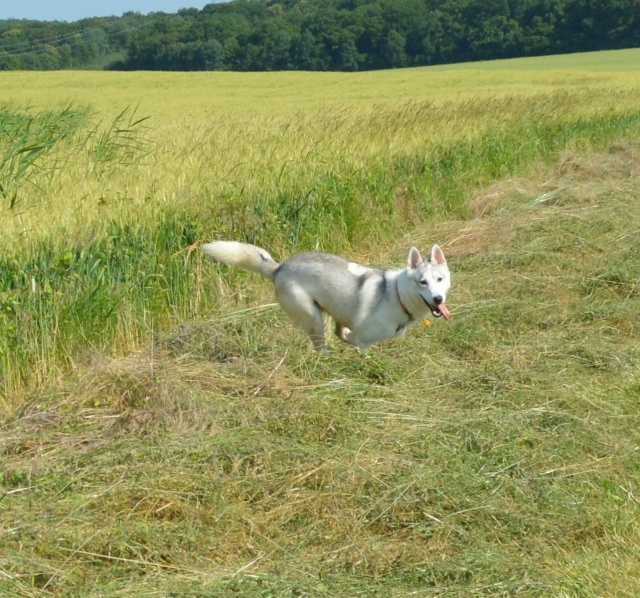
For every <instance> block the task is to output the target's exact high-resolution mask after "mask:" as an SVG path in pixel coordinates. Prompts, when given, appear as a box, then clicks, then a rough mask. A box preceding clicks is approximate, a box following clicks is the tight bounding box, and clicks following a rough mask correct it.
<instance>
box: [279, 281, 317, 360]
mask: <svg viewBox="0 0 640 598" xmlns="http://www.w3.org/2000/svg"><path fill="white" fill-rule="evenodd" d="M276 299H277V300H278V302H279V303H280V305H281V306H282V309H283V310H284V311H285V312H286V313H287V315H288V316H289V317H290V318H291V319H292V320H293V321H294V322H295V324H297V325H298V326H299V327H300V328H302V330H304V331H305V332H306V333H307V334H308V335H309V338H310V339H311V342H312V344H313V348H314V349H315V350H316V351H323V350H324V348H325V346H324V320H323V318H322V311H321V309H320V306H319V305H318V304H317V303H316V302H315V301H314V300H313V297H311V296H310V295H309V294H308V293H306V292H305V291H304V290H303V289H301V288H300V287H297V286H293V285H289V286H287V287H284V288H282V287H281V288H277V287H276Z"/></svg>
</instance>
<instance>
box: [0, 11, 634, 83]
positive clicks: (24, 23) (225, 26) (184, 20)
mask: <svg viewBox="0 0 640 598" xmlns="http://www.w3.org/2000/svg"><path fill="white" fill-rule="evenodd" d="M185 1H188V0H185ZM638 45H640V0H606V1H603V0H279V1H276V0H233V1H232V2H226V3H215V4H208V5H206V6H205V7H204V8H203V9H202V10H198V9H195V8H186V9H183V10H180V11H178V12H177V13H175V14H167V13H162V12H157V13H151V14H149V15H141V14H139V13H135V12H128V13H125V14H123V15H122V16H121V17H106V18H103V17H101V18H91V19H83V20H80V21H76V22H73V23H68V22H64V21H52V22H49V21H30V20H14V19H12V20H0V70H18V69H20V70H55V69H119V70H165V71H206V70H232V71H274V70H308V71H330V70H333V71H359V70H375V69H388V68H396V67H408V66H422V65H434V64H447V63H455V62H468V61H476V60H491V59H500V58H516V57H522V56H543V55H549V54H565V53H573V52H587V51H595V50H607V49H620V48H630V47H637V46H638Z"/></svg>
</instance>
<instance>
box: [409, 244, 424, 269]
mask: <svg viewBox="0 0 640 598" xmlns="http://www.w3.org/2000/svg"><path fill="white" fill-rule="evenodd" d="M421 261H422V256H421V255H420V252H419V251H418V250H417V249H416V248H415V247H412V248H411V249H410V250H409V257H408V258H407V267H408V268H409V270H415V269H416V268H417V267H418V265H419V264H420V262H421Z"/></svg>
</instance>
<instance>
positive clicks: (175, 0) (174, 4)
mask: <svg viewBox="0 0 640 598" xmlns="http://www.w3.org/2000/svg"><path fill="white" fill-rule="evenodd" d="M219 1H220V0H108V1H105V0H102V1H100V2H90V1H88V0H0V20H1V19H36V20H38V21H77V20H79V19H84V18H86V17H110V16H112V15H114V16H116V17H119V16H121V15H122V13H125V12H128V11H130V10H133V11H135V12H141V13H143V14H147V13H150V12H160V11H162V12H177V11H178V10H179V9H181V8H198V9H201V8H203V7H204V6H205V5H206V4H212V3H213V2H219Z"/></svg>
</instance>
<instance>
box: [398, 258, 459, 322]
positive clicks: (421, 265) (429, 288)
mask: <svg viewBox="0 0 640 598" xmlns="http://www.w3.org/2000/svg"><path fill="white" fill-rule="evenodd" d="M407 271H408V273H409V277H410V278H411V280H412V281H413V282H414V284H415V285H416V288H417V290H418V293H419V294H420V297H421V298H422V300H423V301H424V302H425V303H426V304H427V306H428V307H429V309H430V310H431V313H432V314H433V315H434V316H436V317H437V318H439V317H440V316H444V319H445V320H448V319H449V318H450V317H451V313H450V312H449V310H448V309H447V306H446V305H445V301H446V299H447V291H448V290H449V287H450V286H451V273H450V272H449V268H448V267H447V260H446V259H445V258H444V253H442V249H440V247H439V246H438V245H434V246H433V248H432V249H431V257H430V258H428V259H424V260H423V259H422V257H421V255H420V252H419V251H418V250H417V249H416V248H415V247H412V248H411V251H409V257H408V258H407Z"/></svg>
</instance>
